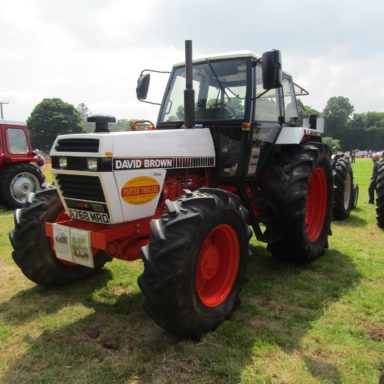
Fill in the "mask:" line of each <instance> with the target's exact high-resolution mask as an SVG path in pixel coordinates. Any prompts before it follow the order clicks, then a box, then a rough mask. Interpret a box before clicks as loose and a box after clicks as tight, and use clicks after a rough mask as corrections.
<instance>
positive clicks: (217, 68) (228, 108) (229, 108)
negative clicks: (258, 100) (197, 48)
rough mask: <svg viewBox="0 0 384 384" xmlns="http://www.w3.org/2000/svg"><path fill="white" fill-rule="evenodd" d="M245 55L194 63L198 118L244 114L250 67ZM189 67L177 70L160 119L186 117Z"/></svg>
mask: <svg viewBox="0 0 384 384" xmlns="http://www.w3.org/2000/svg"><path fill="white" fill-rule="evenodd" d="M246 67H247V65H246V60H245V59H232V60H222V61H212V62H209V61H207V62H204V63H199V64H194V65H193V70H192V72H193V89H194V90H195V118H196V121H199V120H200V121H214V120H237V119H243V118H244V108H245V95H246V84H247V81H246V80H247V70H246ZM184 90H185V67H180V68H176V69H175V70H174V72H173V75H172V78H171V82H170V87H169V89H168V94H167V95H166V98H165V103H164V107H163V109H162V111H161V115H160V123H164V122H173V121H184Z"/></svg>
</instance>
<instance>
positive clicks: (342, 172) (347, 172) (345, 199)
mask: <svg viewBox="0 0 384 384" xmlns="http://www.w3.org/2000/svg"><path fill="white" fill-rule="evenodd" d="M332 174H333V193H334V195H333V218H334V219H336V220H345V219H346V218H347V217H349V213H350V211H351V209H352V208H353V203H354V199H353V197H354V196H353V172H352V167H351V163H350V162H349V160H348V159H347V158H345V157H339V158H337V159H336V160H335V161H334V162H333V165H332Z"/></svg>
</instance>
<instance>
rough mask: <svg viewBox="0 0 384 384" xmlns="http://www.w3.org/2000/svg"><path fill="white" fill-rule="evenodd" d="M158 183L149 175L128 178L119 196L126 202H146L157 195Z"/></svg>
mask: <svg viewBox="0 0 384 384" xmlns="http://www.w3.org/2000/svg"><path fill="white" fill-rule="evenodd" d="M159 192H160V184H159V183H158V182H157V181H156V180H155V179H153V178H152V177H149V176H138V177H134V178H133V179H131V180H128V181H127V182H126V183H125V184H124V186H123V188H122V190H121V197H122V198H123V200H124V201H125V202H126V203H128V204H134V205H140V204H147V203H149V202H150V201H152V200H153V199H155V198H156V197H157V195H158V194H159Z"/></svg>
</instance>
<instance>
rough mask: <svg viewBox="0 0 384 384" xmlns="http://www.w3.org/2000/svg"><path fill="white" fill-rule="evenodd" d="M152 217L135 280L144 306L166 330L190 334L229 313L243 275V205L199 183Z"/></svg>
mask: <svg viewBox="0 0 384 384" xmlns="http://www.w3.org/2000/svg"><path fill="white" fill-rule="evenodd" d="M167 206H168V208H167V210H166V212H165V213H164V214H163V215H162V217H161V218H160V219H158V220H154V221H152V224H151V227H152V229H153V235H152V237H151V239H150V243H149V245H148V246H147V247H144V248H143V251H142V257H143V261H144V267H145V268H144V273H143V274H142V275H141V276H140V277H139V280H138V283H139V286H140V288H141V290H142V292H143V295H144V297H145V303H144V308H145V310H146V311H147V312H148V313H149V315H150V316H151V317H152V318H153V319H154V320H155V321H156V323H157V324H159V325H160V326H161V327H163V328H164V329H166V330H167V331H169V332H171V333H173V334H176V335H179V336H186V337H192V338H199V337H200V336H201V335H202V334H203V333H204V332H207V331H209V330H212V329H214V328H215V327H216V326H217V325H218V324H219V323H220V322H222V321H223V320H224V319H225V318H227V317H228V315H229V314H230V312H231V311H232V309H233V307H234V306H235V304H236V303H237V301H238V296H239V293H240V290H241V288H242V286H243V284H244V281H245V269H246V262H247V258H248V228H247V225H246V224H245V220H246V213H247V212H246V210H245V209H244V208H243V207H242V206H241V205H240V199H239V198H238V197H237V196H236V195H233V194H232V193H229V192H226V191H223V190H219V189H208V188H202V189H200V190H198V191H196V192H193V193H192V192H191V193H187V195H186V196H183V197H181V198H179V199H178V200H176V201H174V202H170V201H168V203H167Z"/></svg>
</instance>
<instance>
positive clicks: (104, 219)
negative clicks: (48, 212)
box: [68, 208, 110, 224]
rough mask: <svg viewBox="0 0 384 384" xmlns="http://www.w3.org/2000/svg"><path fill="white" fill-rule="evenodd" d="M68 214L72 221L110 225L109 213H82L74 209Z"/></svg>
mask: <svg viewBox="0 0 384 384" xmlns="http://www.w3.org/2000/svg"><path fill="white" fill-rule="evenodd" d="M68 213H69V216H70V217H71V219H76V220H85V221H90V222H92V223H101V224H109V223H110V220H109V216H108V213H101V212H90V211H82V210H80V209H73V208H69V209H68Z"/></svg>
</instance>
